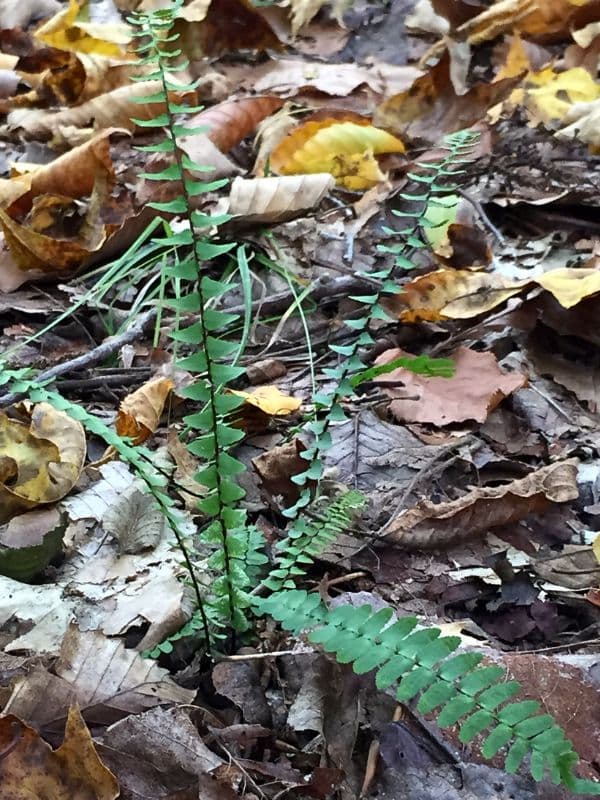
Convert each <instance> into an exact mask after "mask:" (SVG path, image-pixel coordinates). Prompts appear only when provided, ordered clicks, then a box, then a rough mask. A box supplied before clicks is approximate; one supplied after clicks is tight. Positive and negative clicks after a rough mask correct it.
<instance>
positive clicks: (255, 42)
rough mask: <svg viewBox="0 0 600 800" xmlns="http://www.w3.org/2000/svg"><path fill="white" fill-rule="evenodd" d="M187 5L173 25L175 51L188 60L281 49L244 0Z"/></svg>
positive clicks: (252, 8) (261, 20)
mask: <svg viewBox="0 0 600 800" xmlns="http://www.w3.org/2000/svg"><path fill="white" fill-rule="evenodd" d="M190 6H191V9H192V10H190ZM190 6H188V7H185V8H183V9H181V10H180V11H179V14H178V17H179V19H178V20H177V22H176V23H175V26H174V32H176V33H178V34H179V39H178V40H177V42H176V45H177V48H178V49H179V48H181V50H183V52H184V54H185V55H186V57H187V58H188V59H190V60H194V59H201V58H206V56H219V55H223V53H231V52H238V51H239V50H279V49H280V48H281V42H280V41H279V39H278V38H277V36H276V34H275V33H274V31H273V29H272V28H271V26H270V25H269V23H268V22H267V21H266V19H265V18H264V17H263V16H262V15H261V14H260V11H259V10H258V9H256V8H255V7H254V6H253V5H252V3H250V2H249V1H248V0H211V2H210V4H207V3H206V2H205V0H201V3H200V4H197V3H191V4H190ZM186 17H187V19H186Z"/></svg>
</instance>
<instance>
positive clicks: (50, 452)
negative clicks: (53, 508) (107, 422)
mask: <svg viewBox="0 0 600 800" xmlns="http://www.w3.org/2000/svg"><path fill="white" fill-rule="evenodd" d="M85 457H86V440H85V432H84V430H83V427H82V425H81V423H79V422H76V421H75V420H74V419H72V418H71V417H70V416H68V414H65V413H63V412H62V411H57V410H56V409H54V408H53V407H52V406H51V405H49V404H48V403H38V404H37V405H35V406H34V407H33V410H32V412H31V421H30V423H29V425H26V424H24V423H22V422H17V421H16V420H13V419H9V418H8V417H7V416H6V415H5V414H2V413H0V522H6V521H7V520H9V519H11V517H14V516H15V515H16V514H18V513H20V512H22V511H28V510H30V509H32V508H35V506H37V505H41V504H47V503H54V502H56V501H57V500H60V498H61V497H64V496H65V495H66V494H67V493H68V492H70V491H71V489H72V488H73V485H74V484H75V482H76V481H77V479H78V478H79V475H80V473H81V470H82V469H83V465H84V462H85Z"/></svg>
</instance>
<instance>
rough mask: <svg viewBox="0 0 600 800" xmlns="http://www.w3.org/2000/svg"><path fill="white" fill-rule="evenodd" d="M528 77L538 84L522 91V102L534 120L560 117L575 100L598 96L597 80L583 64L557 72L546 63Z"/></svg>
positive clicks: (598, 85)
mask: <svg viewBox="0 0 600 800" xmlns="http://www.w3.org/2000/svg"><path fill="white" fill-rule="evenodd" d="M527 81H528V83H533V84H534V85H535V86H536V87H537V88H534V89H527V90H526V92H525V105H526V106H527V107H528V109H529V112H530V114H532V116H533V118H534V121H541V122H550V121H551V120H553V119H563V118H564V117H565V116H566V114H567V113H568V112H569V111H570V109H571V107H572V105H573V104H574V103H589V102H591V101H592V100H597V99H598V98H599V97H600V83H597V82H596V81H595V80H594V79H593V78H592V76H591V75H590V73H589V72H588V71H587V70H586V69H584V68H583V67H574V68H573V69H569V70H567V71H566V72H561V73H558V74H557V73H556V72H554V70H553V69H552V68H550V67H548V68H546V69H543V70H541V72H536V73H533V74H531V75H529V77H528V79H527ZM565 97H566V98H567V99H565Z"/></svg>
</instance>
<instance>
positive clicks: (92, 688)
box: [5, 625, 195, 726]
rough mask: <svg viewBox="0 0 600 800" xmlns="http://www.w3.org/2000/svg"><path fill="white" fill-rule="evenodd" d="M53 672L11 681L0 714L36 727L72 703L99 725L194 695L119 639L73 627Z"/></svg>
mask: <svg viewBox="0 0 600 800" xmlns="http://www.w3.org/2000/svg"><path fill="white" fill-rule="evenodd" d="M54 672H55V673H56V674H55V675H54V676H52V675H49V674H48V672H47V671H46V670H45V669H43V668H42V667H40V668H39V669H37V670H34V671H32V672H31V673H30V674H29V675H28V676H27V677H26V678H24V679H22V680H21V681H19V682H17V684H16V685H15V687H14V689H13V692H12V694H11V696H10V699H9V700H8V702H7V704H6V708H5V712H6V713H11V714H16V715H17V716H20V717H23V718H25V719H27V720H29V721H31V722H33V723H34V724H36V725H38V726H41V725H43V724H45V723H46V722H48V721H50V720H53V719H57V718H58V719H60V716H61V714H60V711H61V709H64V708H65V707H66V706H68V705H69V704H70V703H75V702H76V703H78V704H79V705H80V706H81V707H83V708H85V709H86V714H87V717H88V719H89V720H90V721H92V720H100V721H102V722H104V723H105V722H106V721H107V720H110V721H114V720H115V718H120V717H122V716H124V715H125V714H132V713H139V712H141V711H145V710H146V709H148V708H153V707H154V706H157V705H160V704H161V703H169V702H171V703H190V702H192V699H193V697H194V694H195V692H194V691H193V690H190V689H183V688H182V687H181V686H177V684H176V683H175V682H174V681H173V680H172V679H171V678H170V677H169V675H168V672H167V671H166V670H164V669H162V668H161V667H159V666H158V664H157V663H156V662H155V661H151V660H150V659H146V658H142V656H140V654H139V653H138V652H137V650H134V649H132V648H126V647H125V646H124V644H123V642H122V641H120V640H119V639H115V638H109V637H107V636H105V635H104V634H103V633H102V632H101V631H80V630H78V628H77V626H76V625H71V626H70V628H69V630H68V632H67V635H66V636H65V638H64V640H63V643H62V647H61V651H60V657H59V659H58V661H57V662H56V666H55V670H54ZM49 690H50V694H49ZM57 712H58V713H57Z"/></svg>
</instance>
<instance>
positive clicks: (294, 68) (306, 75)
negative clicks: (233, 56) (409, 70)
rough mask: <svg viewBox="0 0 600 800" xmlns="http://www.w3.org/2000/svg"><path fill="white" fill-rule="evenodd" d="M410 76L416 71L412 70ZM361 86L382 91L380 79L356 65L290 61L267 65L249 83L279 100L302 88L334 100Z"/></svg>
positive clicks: (373, 72) (370, 71)
mask: <svg viewBox="0 0 600 800" xmlns="http://www.w3.org/2000/svg"><path fill="white" fill-rule="evenodd" d="M414 73H418V71H417V70H414ZM414 77H416V74H413V79H414ZM363 84H364V85H366V86H369V88H370V89H372V90H373V91H374V92H381V91H383V86H384V83H383V80H382V79H381V77H380V76H379V75H377V73H376V72H375V71H374V70H369V69H367V68H366V67H360V66H358V64H323V63H321V62H320V61H315V62H310V61H295V60H293V59H290V60H289V61H288V60H287V59H285V60H281V61H272V62H269V63H268V64H266V65H264V66H263V67H262V69H261V70H260V72H259V74H258V76H257V77H256V79H255V81H253V87H254V90H255V91H256V92H269V93H273V94H277V95H279V96H282V97H286V96H290V95H295V94H296V93H297V92H299V91H301V90H302V89H316V90H317V91H319V92H323V93H325V94H328V95H332V96H335V97H345V96H346V95H349V94H350V93H351V92H353V91H354V90H355V89H356V88H358V87H359V86H361V85H363Z"/></svg>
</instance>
